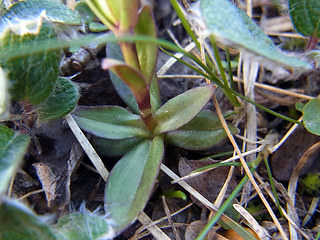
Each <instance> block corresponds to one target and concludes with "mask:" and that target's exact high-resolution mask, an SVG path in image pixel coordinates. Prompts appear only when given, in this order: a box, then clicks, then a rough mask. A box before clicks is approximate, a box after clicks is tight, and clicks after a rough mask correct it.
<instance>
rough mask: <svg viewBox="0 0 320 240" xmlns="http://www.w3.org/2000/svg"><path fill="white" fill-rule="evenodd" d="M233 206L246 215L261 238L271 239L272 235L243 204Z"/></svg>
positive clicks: (263, 239)
mask: <svg viewBox="0 0 320 240" xmlns="http://www.w3.org/2000/svg"><path fill="white" fill-rule="evenodd" d="M233 207H234V208H235V209H236V210H237V211H238V213H240V214H241V216H242V217H244V218H245V219H246V220H247V222H248V224H249V226H250V227H251V229H252V230H253V231H254V232H255V233H256V234H257V235H258V236H259V238H260V239H261V240H265V239H270V235H269V233H268V232H267V230H266V229H265V228H263V227H261V226H260V225H259V223H258V222H257V220H256V219H255V218H254V217H253V216H252V215H251V214H250V213H249V212H248V211H247V210H246V209H245V208H243V207H242V206H241V205H239V204H233Z"/></svg>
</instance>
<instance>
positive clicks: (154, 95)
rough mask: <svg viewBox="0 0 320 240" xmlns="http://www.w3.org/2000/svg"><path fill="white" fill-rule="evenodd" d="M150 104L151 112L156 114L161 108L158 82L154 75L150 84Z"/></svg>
mask: <svg viewBox="0 0 320 240" xmlns="http://www.w3.org/2000/svg"><path fill="white" fill-rule="evenodd" d="M150 102H151V108H152V111H153V112H156V111H157V110H158V109H159V108H160V107H161V99H160V91H159V82H158V79H157V76H156V75H155V74H154V75H153V78H152V80H151V84H150Z"/></svg>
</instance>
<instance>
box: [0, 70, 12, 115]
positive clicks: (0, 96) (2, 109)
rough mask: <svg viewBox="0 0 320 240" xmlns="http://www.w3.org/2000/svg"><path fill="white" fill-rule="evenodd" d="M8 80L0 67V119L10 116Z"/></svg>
mask: <svg viewBox="0 0 320 240" xmlns="http://www.w3.org/2000/svg"><path fill="white" fill-rule="evenodd" d="M8 85H9V81H8V78H7V74H6V73H5V72H4V70H3V69H2V68H1V67H0V121H3V120H8V119H9V117H10V113H9V107H10V96H9V92H8V91H9V89H8V88H9V86H8Z"/></svg>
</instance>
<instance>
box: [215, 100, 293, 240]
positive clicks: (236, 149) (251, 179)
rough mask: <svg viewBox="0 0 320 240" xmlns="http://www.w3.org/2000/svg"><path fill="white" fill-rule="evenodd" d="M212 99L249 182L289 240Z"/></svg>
mask: <svg viewBox="0 0 320 240" xmlns="http://www.w3.org/2000/svg"><path fill="white" fill-rule="evenodd" d="M212 99H213V103H214V105H215V108H216V110H217V114H218V116H219V118H220V121H221V124H222V125H223V127H224V129H225V130H226V132H227V134H228V137H229V139H230V141H231V143H232V145H233V147H234V148H235V151H236V152H237V154H238V155H239V156H240V161H241V164H242V166H243V168H244V170H245V172H246V174H247V175H248V178H249V180H250V181H251V183H252V185H253V187H254V188H255V190H256V191H257V193H258V195H259V197H260V199H261V200H262V202H263V204H264V205H265V207H266V208H267V210H268V212H269V214H270V216H271V218H272V220H273V221H274V223H275V224H276V225H277V228H278V229H279V232H280V234H281V235H282V237H283V239H285V240H288V237H287V235H286V233H285V231H284V230H283V228H282V226H281V224H280V222H279V220H278V218H277V217H276V215H275V214H274V212H273V210H272V208H271V207H270V205H269V203H268V201H267V200H266V198H265V197H264V195H263V193H262V191H261V189H260V188H259V186H258V184H257V183H256V181H255V179H254V178H253V175H252V173H251V172H250V169H249V167H248V165H247V163H246V161H245V160H244V158H243V157H242V155H241V151H240V149H239V147H238V145H237V143H236V141H235V139H234V138H233V136H232V134H231V132H230V130H229V129H228V126H227V123H226V120H225V119H224V117H223V115H222V112H221V109H220V107H219V104H218V101H217V99H216V97H215V96H214V95H213V97H212Z"/></svg>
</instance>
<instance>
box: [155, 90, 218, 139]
mask: <svg viewBox="0 0 320 240" xmlns="http://www.w3.org/2000/svg"><path fill="white" fill-rule="evenodd" d="M213 90H214V89H213V87H211V86H205V87H197V88H194V89H191V90H189V91H186V92H185V93H183V94H180V95H178V96H176V97H174V98H172V99H170V100H169V101H168V102H167V103H166V104H164V105H163V106H162V107H161V108H160V109H159V110H158V111H157V112H156V121H157V123H158V125H157V127H156V128H155V130H154V134H159V133H163V132H169V131H173V130H176V129H178V128H179V127H181V126H183V125H185V124H186V123H187V122H189V121H190V120H191V119H193V118H194V117H195V116H196V115H197V114H198V113H199V112H200V111H201V110H202V109H203V108H204V107H205V105H206V104H207V103H208V101H209V100H210V98H211V96H212V94H213Z"/></svg>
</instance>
